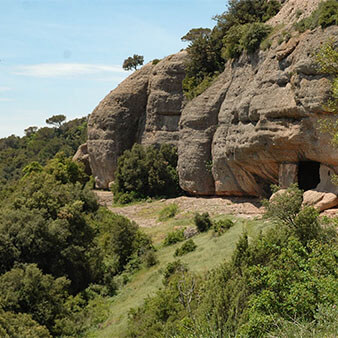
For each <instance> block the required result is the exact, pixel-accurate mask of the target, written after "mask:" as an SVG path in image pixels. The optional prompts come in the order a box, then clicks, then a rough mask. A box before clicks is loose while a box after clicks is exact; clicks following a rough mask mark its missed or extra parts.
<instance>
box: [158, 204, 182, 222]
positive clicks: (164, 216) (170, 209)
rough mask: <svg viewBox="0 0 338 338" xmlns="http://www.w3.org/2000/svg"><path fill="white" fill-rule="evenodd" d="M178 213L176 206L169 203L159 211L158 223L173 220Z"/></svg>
mask: <svg viewBox="0 0 338 338" xmlns="http://www.w3.org/2000/svg"><path fill="white" fill-rule="evenodd" d="M177 213H178V205H177V204H176V203H171V204H169V205H167V206H165V207H164V208H163V209H162V210H161V211H160V215H159V217H158V220H159V221H166V220H168V219H169V218H173V217H175V216H176V214H177Z"/></svg>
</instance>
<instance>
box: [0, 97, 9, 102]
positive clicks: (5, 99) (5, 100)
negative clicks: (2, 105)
mask: <svg viewBox="0 0 338 338" xmlns="http://www.w3.org/2000/svg"><path fill="white" fill-rule="evenodd" d="M8 101H12V99H9V98H7V97H0V102H8Z"/></svg>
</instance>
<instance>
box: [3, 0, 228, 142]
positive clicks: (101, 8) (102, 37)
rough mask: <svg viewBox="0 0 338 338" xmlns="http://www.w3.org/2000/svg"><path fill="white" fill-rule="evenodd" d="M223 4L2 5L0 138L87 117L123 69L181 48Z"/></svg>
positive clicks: (109, 0)
mask: <svg viewBox="0 0 338 338" xmlns="http://www.w3.org/2000/svg"><path fill="white" fill-rule="evenodd" d="M226 2H227V1H226V0H0V46H1V48H0V60H1V61H0V137H5V136H9V135H11V134H15V135H19V136H22V135H23V131H24V129H25V128H27V127H29V126H39V127H41V126H44V125H45V120H46V119H47V118H48V117H50V116H52V115H55V114H64V115H66V116H67V118H68V119H72V118H75V117H82V116H86V115H87V114H89V113H90V112H91V111H92V110H93V109H94V108H95V106H96V105H97V104H98V103H99V101H100V100H101V99H103V97H104V96H105V95H106V94H108V92H109V91H110V90H112V89H114V88H115V87H116V86H117V85H118V83H120V82H121V81H122V80H123V79H124V78H125V77H126V76H128V75H129V73H128V72H126V71H124V70H123V69H122V68H121V64H122V63H123V60H124V59H126V58H127V57H128V56H130V55H133V54H140V55H144V58H145V62H149V61H151V60H153V59H155V58H158V59H160V58H162V57H164V56H166V55H169V54H172V53H175V52H177V51H179V50H180V49H182V48H184V47H186V43H183V42H181V40H180V38H181V37H182V36H183V35H184V34H185V33H186V32H187V31H189V29H190V28H194V27H212V26H213V25H214V22H213V21H212V20H211V17H212V16H213V15H215V14H220V13H222V12H223V11H224V10H225V9H226Z"/></svg>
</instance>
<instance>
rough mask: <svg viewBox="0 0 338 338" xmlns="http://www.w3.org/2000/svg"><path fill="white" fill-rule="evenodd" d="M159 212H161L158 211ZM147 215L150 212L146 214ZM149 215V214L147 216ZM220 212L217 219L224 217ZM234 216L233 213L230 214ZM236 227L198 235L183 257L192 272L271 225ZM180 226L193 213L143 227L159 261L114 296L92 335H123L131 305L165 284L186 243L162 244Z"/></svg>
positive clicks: (256, 223) (245, 222)
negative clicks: (106, 316) (164, 276)
mask: <svg viewBox="0 0 338 338" xmlns="http://www.w3.org/2000/svg"><path fill="white" fill-rule="evenodd" d="M156 212H158V211H156ZM145 216H146V215H145ZM147 216H149V215H147ZM222 217H224V215H219V216H218V217H216V218H222ZM229 217H230V216H229ZM231 218H232V219H233V220H234V221H235V226H233V227H232V228H231V229H230V230H228V231H227V232H226V233H225V234H223V235H222V236H219V237H218V236H216V237H215V236H213V234H212V231H209V232H208V233H203V234H199V235H197V236H195V237H194V238H193V239H194V242H195V243H196V244H197V249H196V251H194V252H192V253H189V254H187V255H185V256H183V257H181V258H180V259H181V261H183V262H184V263H186V264H187V265H188V267H189V269H190V270H191V271H196V272H206V271H207V270H209V269H212V268H214V267H216V266H217V265H219V264H220V263H221V262H222V261H224V260H226V259H229V258H230V257H231V254H232V252H233V250H234V248H235V245H236V242H237V240H238V238H239V236H240V235H241V234H242V233H243V231H247V233H248V235H249V238H250V237H253V236H256V235H257V234H258V233H259V232H260V231H261V230H263V229H265V228H266V227H267V226H268V224H267V223H265V222H264V221H262V220H244V219H235V218H234V217H231ZM178 225H181V226H188V225H193V215H192V213H181V214H179V215H176V217H175V218H174V219H171V220H168V221H167V222H163V223H162V225H161V226H157V227H151V228H144V229H143V230H144V231H145V232H146V233H148V234H149V235H150V236H152V238H153V240H154V243H155V245H156V246H157V248H158V251H157V257H158V259H159V263H158V264H157V265H156V266H154V267H151V268H142V269H141V270H140V271H138V272H137V273H136V274H135V275H134V276H133V278H132V280H131V281H130V282H129V283H128V284H127V285H125V286H124V287H123V288H122V289H121V290H120V291H119V293H118V295H117V296H115V297H113V298H112V299H111V301H112V304H111V307H110V316H109V319H108V320H107V321H106V322H105V323H103V324H102V325H100V328H99V329H97V330H96V331H92V332H90V333H89V334H88V337H123V336H124V335H123V332H125V331H126V328H127V319H128V311H129V309H130V308H133V307H137V306H140V305H141V304H142V302H143V300H144V299H145V298H146V297H147V296H148V295H153V294H154V293H155V292H156V290H158V289H159V288H160V287H161V286H162V274H161V270H162V269H163V268H165V266H166V265H167V264H168V263H169V262H171V261H173V260H174V259H175V258H174V256H173V255H174V252H175V250H176V248H177V247H178V246H180V245H181V244H182V243H178V244H176V245H172V246H170V247H161V245H160V243H161V241H162V240H163V238H164V237H165V235H166V233H168V232H169V231H172V230H173V229H174V227H177V226H178Z"/></svg>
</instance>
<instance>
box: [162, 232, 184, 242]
mask: <svg viewBox="0 0 338 338" xmlns="http://www.w3.org/2000/svg"><path fill="white" fill-rule="evenodd" d="M184 240H185V237H184V229H180V230H175V231H171V232H169V233H168V234H167V235H166V237H165V239H164V241H163V245H164V246H168V245H173V244H176V243H178V242H182V241H184Z"/></svg>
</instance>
